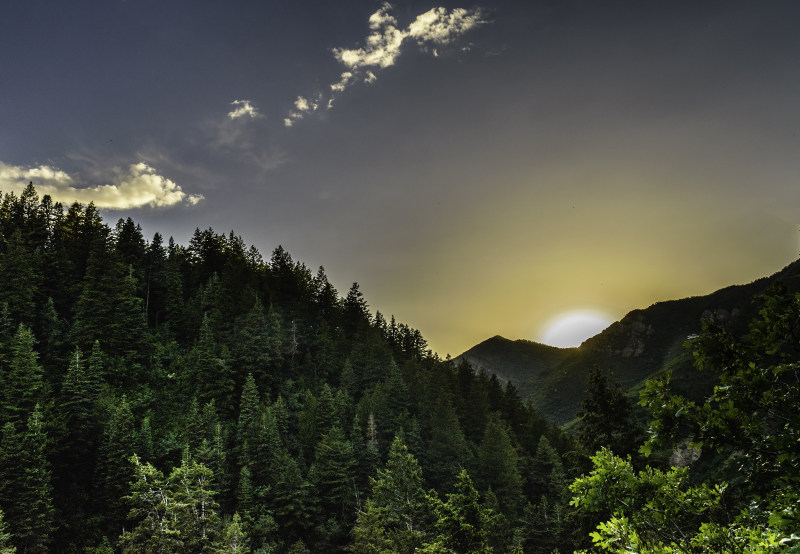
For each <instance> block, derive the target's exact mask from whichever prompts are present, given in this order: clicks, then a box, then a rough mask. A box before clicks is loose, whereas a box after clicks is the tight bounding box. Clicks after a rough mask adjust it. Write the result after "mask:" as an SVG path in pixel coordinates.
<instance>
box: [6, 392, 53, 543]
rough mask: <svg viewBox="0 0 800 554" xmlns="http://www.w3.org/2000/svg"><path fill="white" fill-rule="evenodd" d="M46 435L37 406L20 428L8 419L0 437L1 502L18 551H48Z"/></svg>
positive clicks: (49, 509)
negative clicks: (22, 427)
mask: <svg viewBox="0 0 800 554" xmlns="http://www.w3.org/2000/svg"><path fill="white" fill-rule="evenodd" d="M46 444H47V436H46V434H45V432H44V421H43V417H42V413H41V411H39V406H38V405H36V406H35V407H34V410H33V413H32V414H31V415H30V417H29V418H28V421H27V427H26V428H25V430H23V431H17V430H16V429H15V428H14V425H13V424H12V423H11V422H8V423H6V424H5V426H4V427H3V433H2V439H0V506H2V507H3V509H4V510H5V515H6V519H7V522H8V526H9V527H10V529H11V530H12V532H13V537H12V539H11V540H12V543H13V544H14V545H15V546H16V547H17V548H18V550H19V551H20V552H47V551H48V545H49V543H50V541H51V538H52V533H53V531H54V528H55V525H54V520H53V517H54V511H53V501H52V485H51V474H50V465H49V462H48V460H47V457H46Z"/></svg>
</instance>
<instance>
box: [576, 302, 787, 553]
mask: <svg viewBox="0 0 800 554" xmlns="http://www.w3.org/2000/svg"><path fill="white" fill-rule="evenodd" d="M761 304H762V309H761V310H760V312H759V315H758V316H757V317H756V318H755V319H754V320H753V321H752V323H751V325H750V331H749V333H748V334H746V335H745V336H741V337H739V336H736V335H735V334H734V333H733V332H731V330H730V329H729V328H727V327H726V326H725V325H724V324H723V322H722V321H720V320H718V319H715V318H711V319H708V320H706V321H705V322H704V324H703V333H702V334H701V335H699V336H698V337H697V338H695V339H694V340H692V341H690V343H689V344H690V346H691V347H693V349H694V357H695V363H696V365H697V367H698V369H700V370H703V371H707V372H711V373H712V374H714V375H717V376H718V384H717V385H716V386H715V387H714V389H713V391H712V392H711V393H710V394H709V395H708V396H707V398H706V399H705V400H704V401H703V402H702V403H696V402H692V401H689V400H687V399H686V398H683V397H680V396H678V395H674V394H672V393H671V391H670V387H669V384H670V381H669V379H670V377H669V374H667V376H666V377H665V378H663V379H662V380H660V381H654V382H652V383H650V384H648V385H647V386H646V387H645V389H644V390H643V392H642V395H641V398H642V400H641V403H642V404H643V405H645V406H646V407H647V408H648V409H649V411H650V413H651V415H652V417H653V421H652V422H651V424H650V432H649V438H648V440H647V442H646V443H645V445H644V446H643V447H642V451H643V452H644V453H645V454H649V453H650V452H652V451H653V450H654V449H656V448H659V447H664V446H668V447H672V446H675V445H677V444H678V443H680V442H681V441H683V440H684V439H686V438H689V439H691V444H692V445H693V446H694V447H695V448H700V447H702V449H703V451H704V453H707V452H710V453H715V454H716V456H717V459H718V460H719V462H718V463H717V464H715V467H713V468H712V469H711V470H710V471H707V472H706V473H705V474H704V475H697V476H693V475H692V471H691V470H690V469H689V468H687V467H683V468H672V469H670V470H668V471H661V470H658V469H653V468H651V467H646V468H645V469H644V470H642V471H640V472H639V473H638V474H636V473H634V471H633V468H632V467H631V463H630V460H628V461H625V460H623V459H621V458H619V457H616V456H614V455H612V454H611V453H610V452H609V451H608V450H603V451H601V452H600V453H598V454H597V455H596V456H595V457H594V458H593V463H594V470H593V471H592V473H591V474H590V475H589V476H586V477H582V478H579V479H577V480H576V481H575V482H574V483H573V484H572V486H571V489H572V491H573V493H574V494H575V496H574V498H573V501H572V503H573V505H575V506H576V507H579V508H580V509H583V510H586V511H588V512H590V513H599V514H603V515H604V519H605V516H607V515H608V514H611V517H610V518H609V519H606V521H601V522H600V524H599V525H598V527H597V531H596V532H594V533H593V534H592V539H593V541H594V542H595V544H596V546H598V547H600V548H603V549H605V550H608V551H614V552H623V551H631V550H633V551H651V552H673V551H684V552H685V551H691V552H765V551H771V550H776V551H777V550H781V549H785V548H787V547H789V548H791V549H793V550H796V549H798V548H800V537H798V536H797V534H796V530H797V529H798V528H800V513H798V510H797V505H798V502H799V501H800V494H798V492H797V491H798V490H800V413H798V410H797V407H798V406H800V379H799V378H798V375H800V363H798V357H797V356H798V354H800V349H798V348H797V345H798V342H797V337H798V336H800V335H798V328H800V295H797V294H789V293H788V292H787V291H786V289H785V288H783V287H776V288H774V289H773V290H772V291H771V292H770V293H769V294H768V295H766V296H765V297H762V298H761ZM692 477H694V478H693V479H691V478H692Z"/></svg>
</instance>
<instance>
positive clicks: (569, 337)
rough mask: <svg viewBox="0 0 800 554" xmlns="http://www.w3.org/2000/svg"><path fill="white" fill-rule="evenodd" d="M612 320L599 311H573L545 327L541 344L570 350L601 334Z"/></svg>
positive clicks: (560, 316) (559, 316)
mask: <svg viewBox="0 0 800 554" xmlns="http://www.w3.org/2000/svg"><path fill="white" fill-rule="evenodd" d="M612 321H613V320H612V318H611V317H610V316H608V315H607V314H605V313H603V312H601V311H598V310H571V311H569V312H564V313H561V314H559V315H557V316H555V317H554V318H552V319H550V320H549V321H548V322H547V323H546V324H545V326H544V329H545V330H544V332H543V333H542V335H541V342H543V343H544V344H549V345H550V346H558V347H559V348H570V347H573V346H580V344H581V343H582V342H583V341H585V340H586V339H588V338H589V337H593V336H595V335H596V334H598V333H600V332H601V331H602V330H603V329H605V328H606V327H608V326H609V325H610V324H611V323H612Z"/></svg>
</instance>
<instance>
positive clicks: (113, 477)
mask: <svg viewBox="0 0 800 554" xmlns="http://www.w3.org/2000/svg"><path fill="white" fill-rule="evenodd" d="M135 444H136V441H135V433H134V423H133V413H131V409H130V406H129V405H128V400H127V398H126V397H125V396H123V397H122V398H121V399H120V401H119V403H118V404H117V406H116V408H115V409H114V411H113V413H112V414H111V418H110V419H109V420H108V423H107V424H106V427H105V431H104V433H103V443H102V446H101V450H100V460H99V464H98V465H99V467H100V470H101V475H100V479H101V483H102V487H103V491H104V492H103V495H102V497H101V501H102V504H101V506H102V507H103V510H102V511H103V514H104V516H105V520H106V523H107V526H106V528H107V530H108V531H110V532H111V534H112V535H116V534H117V533H118V532H119V531H120V530H121V528H122V526H123V523H124V522H125V517H126V515H127V508H126V505H125V501H124V497H125V495H126V494H127V493H128V482H129V481H130V475H131V467H130V457H131V455H132V454H133V453H134V452H133V450H134V448H135Z"/></svg>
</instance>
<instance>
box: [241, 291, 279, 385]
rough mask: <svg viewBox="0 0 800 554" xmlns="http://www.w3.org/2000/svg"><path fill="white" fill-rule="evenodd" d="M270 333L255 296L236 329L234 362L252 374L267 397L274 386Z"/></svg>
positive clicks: (259, 303) (259, 302)
mask: <svg viewBox="0 0 800 554" xmlns="http://www.w3.org/2000/svg"><path fill="white" fill-rule="evenodd" d="M270 334H271V329H270V328H269V323H268V319H267V315H266V313H265V312H264V306H263V305H262V304H261V301H260V300H259V299H258V298H256V301H255V303H254V304H253V307H252V308H251V309H250V311H249V312H248V313H247V315H245V316H244V318H243V320H242V322H241V323H240V324H239V328H238V329H237V337H236V350H235V351H236V363H237V364H238V366H239V370H240V371H241V372H243V373H251V374H253V376H254V377H255V380H256V382H257V383H258V384H259V386H260V388H261V389H262V390H264V391H266V396H267V397H269V391H270V390H271V389H272V387H273V386H274V373H273V372H271V371H270V369H271V366H272V362H273V358H272V354H273V352H272V349H271V348H270V346H271V345H270V341H271V339H272V337H271V336H270Z"/></svg>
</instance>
